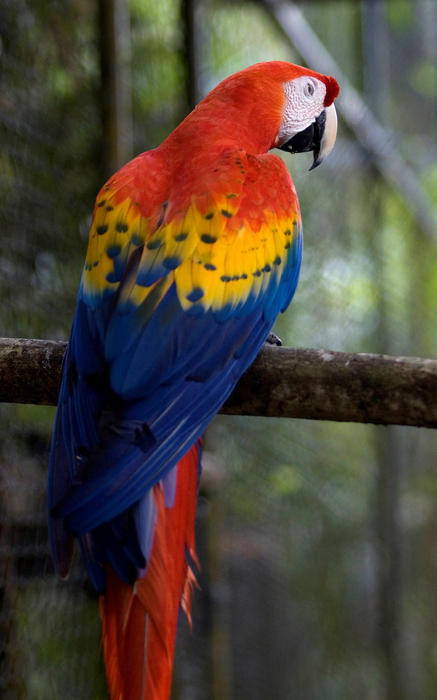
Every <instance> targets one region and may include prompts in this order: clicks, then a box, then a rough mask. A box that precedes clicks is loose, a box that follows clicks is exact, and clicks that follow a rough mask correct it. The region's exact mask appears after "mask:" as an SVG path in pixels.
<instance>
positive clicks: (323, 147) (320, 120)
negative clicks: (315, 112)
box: [279, 103, 337, 170]
mask: <svg viewBox="0 0 437 700" xmlns="http://www.w3.org/2000/svg"><path fill="white" fill-rule="evenodd" d="M336 136H337V112H336V111H335V107H334V103H332V104H331V105H329V107H326V108H325V109H324V110H323V112H321V114H319V116H318V117H317V118H316V120H315V121H314V122H313V123H312V124H310V125H309V126H308V127H307V128H306V129H304V130H303V131H301V132H300V133H298V134H296V135H295V136H293V137H292V138H291V139H289V141H287V142H286V143H284V144H283V145H282V146H279V148H281V149H282V150H283V151H289V152H290V153H304V152H305V151H313V155H314V160H313V164H312V166H311V168H310V170H313V169H314V168H317V166H318V165H320V163H321V162H322V161H323V160H324V159H325V158H326V156H328V155H329V154H330V153H331V151H332V149H333V148H334V143H335V138H336Z"/></svg>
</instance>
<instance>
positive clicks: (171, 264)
mask: <svg viewBox="0 0 437 700" xmlns="http://www.w3.org/2000/svg"><path fill="white" fill-rule="evenodd" d="M162 264H163V266H164V267H165V268H166V269H167V270H176V268H177V267H178V266H179V265H180V264H181V259H180V258H179V257H178V256H177V255H172V256H170V257H168V258H164V260H163V261H162Z"/></svg>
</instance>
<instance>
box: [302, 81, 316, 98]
mask: <svg viewBox="0 0 437 700" xmlns="http://www.w3.org/2000/svg"><path fill="white" fill-rule="evenodd" d="M304 93H305V95H306V96H307V97H312V96H313V95H314V85H313V84H312V83H307V84H306V85H305V87H304Z"/></svg>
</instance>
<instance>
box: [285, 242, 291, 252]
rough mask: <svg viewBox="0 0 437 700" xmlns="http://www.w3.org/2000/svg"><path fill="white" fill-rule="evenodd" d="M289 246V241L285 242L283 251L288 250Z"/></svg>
mask: <svg viewBox="0 0 437 700" xmlns="http://www.w3.org/2000/svg"><path fill="white" fill-rule="evenodd" d="M290 246H291V243H290V241H287V242H286V244H285V245H284V248H285V250H288V249H289V248H290Z"/></svg>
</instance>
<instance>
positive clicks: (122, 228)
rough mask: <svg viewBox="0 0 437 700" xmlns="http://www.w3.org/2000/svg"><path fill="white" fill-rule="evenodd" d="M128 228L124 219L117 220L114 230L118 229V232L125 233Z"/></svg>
mask: <svg viewBox="0 0 437 700" xmlns="http://www.w3.org/2000/svg"><path fill="white" fill-rule="evenodd" d="M128 228H129V226H128V225H127V224H126V223H125V222H124V221H117V223H116V225H115V230H116V231H118V233H126V231H127V230H128Z"/></svg>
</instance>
